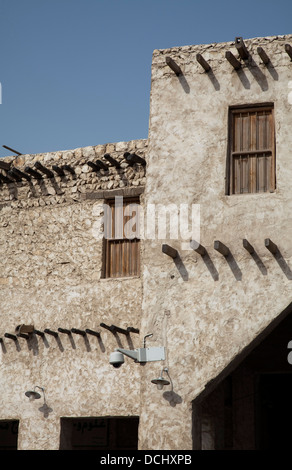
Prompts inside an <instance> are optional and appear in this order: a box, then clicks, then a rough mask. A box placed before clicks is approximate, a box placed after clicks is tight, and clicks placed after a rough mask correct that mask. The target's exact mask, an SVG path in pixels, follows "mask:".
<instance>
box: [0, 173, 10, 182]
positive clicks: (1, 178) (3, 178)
mask: <svg viewBox="0 0 292 470" xmlns="http://www.w3.org/2000/svg"><path fill="white" fill-rule="evenodd" d="M0 181H2V183H7V184H9V183H13V180H12V179H10V178H8V177H7V176H4V175H2V173H0Z"/></svg>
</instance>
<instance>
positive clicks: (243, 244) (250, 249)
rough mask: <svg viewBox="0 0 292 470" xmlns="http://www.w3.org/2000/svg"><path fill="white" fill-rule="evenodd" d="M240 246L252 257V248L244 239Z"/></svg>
mask: <svg viewBox="0 0 292 470" xmlns="http://www.w3.org/2000/svg"><path fill="white" fill-rule="evenodd" d="M242 246H243V248H245V249H246V251H248V252H249V254H251V255H252V254H253V253H254V247H253V246H252V245H251V244H250V243H249V241H248V240H246V239H245V238H244V239H243V240H242Z"/></svg>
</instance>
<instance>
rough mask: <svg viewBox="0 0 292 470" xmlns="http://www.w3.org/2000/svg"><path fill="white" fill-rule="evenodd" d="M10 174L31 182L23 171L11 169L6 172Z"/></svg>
mask: <svg viewBox="0 0 292 470" xmlns="http://www.w3.org/2000/svg"><path fill="white" fill-rule="evenodd" d="M10 173H11V174H12V175H15V176H16V177H18V178H20V179H26V180H27V181H31V177H30V176H29V175H27V174H26V173H24V172H23V171H21V170H19V169H18V168H11V170H9V171H8V174H10Z"/></svg>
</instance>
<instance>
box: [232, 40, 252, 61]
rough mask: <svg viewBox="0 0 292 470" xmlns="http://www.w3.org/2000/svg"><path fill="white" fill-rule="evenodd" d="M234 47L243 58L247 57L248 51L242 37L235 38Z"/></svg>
mask: <svg viewBox="0 0 292 470" xmlns="http://www.w3.org/2000/svg"><path fill="white" fill-rule="evenodd" d="M235 47H236V49H237V50H238V53H239V55H240V57H241V58H242V59H243V60H246V59H248V57H249V52H248V50H247V47H246V45H245V44H244V41H243V39H242V37H236V38H235Z"/></svg>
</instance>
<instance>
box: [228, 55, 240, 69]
mask: <svg viewBox="0 0 292 470" xmlns="http://www.w3.org/2000/svg"><path fill="white" fill-rule="evenodd" d="M225 57H226V59H227V60H228V62H229V63H230V64H231V65H232V67H233V68H234V69H235V70H239V69H240V68H241V63H240V62H239V60H237V59H236V57H235V56H234V55H233V54H232V52H231V51H226V53H225Z"/></svg>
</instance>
